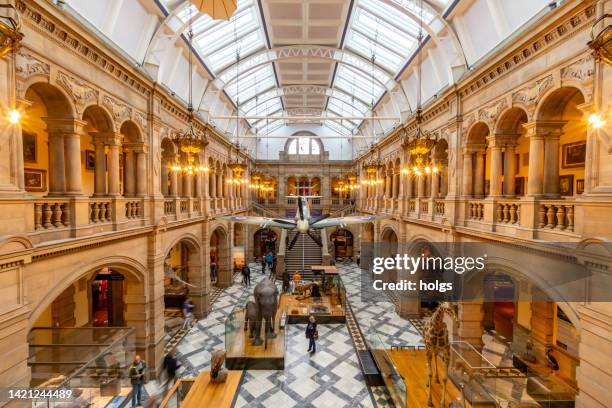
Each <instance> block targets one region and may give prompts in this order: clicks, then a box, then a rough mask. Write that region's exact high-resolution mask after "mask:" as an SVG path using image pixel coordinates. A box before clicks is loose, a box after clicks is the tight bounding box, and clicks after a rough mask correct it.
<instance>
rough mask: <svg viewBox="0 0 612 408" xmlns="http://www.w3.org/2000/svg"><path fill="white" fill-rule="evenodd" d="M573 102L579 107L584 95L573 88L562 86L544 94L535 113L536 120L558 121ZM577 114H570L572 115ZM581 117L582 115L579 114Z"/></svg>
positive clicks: (583, 100)
mask: <svg viewBox="0 0 612 408" xmlns="http://www.w3.org/2000/svg"><path fill="white" fill-rule="evenodd" d="M570 102H573V103H574V104H575V105H580V104H582V103H584V102H585V97H584V93H583V92H582V91H581V90H580V89H579V88H577V87H575V86H562V87H560V88H554V89H551V90H549V91H548V92H546V93H545V94H544V95H543V96H542V98H541V99H540V102H539V103H538V106H537V107H536V111H535V119H536V120H560V119H563V116H564V115H565V114H566V112H565V110H566V108H567V107H568V105H569V104H570ZM574 113H578V112H570V114H574ZM579 114H580V116H582V113H581V112H580V113H579Z"/></svg>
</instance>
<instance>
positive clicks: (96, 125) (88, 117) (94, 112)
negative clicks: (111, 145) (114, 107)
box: [81, 104, 115, 132]
mask: <svg viewBox="0 0 612 408" xmlns="http://www.w3.org/2000/svg"><path fill="white" fill-rule="evenodd" d="M81 118H82V119H83V120H84V121H86V122H87V124H88V125H89V127H91V128H93V129H95V131H96V132H114V131H115V123H114V121H113V117H112V115H111V113H110V112H109V111H108V110H107V109H106V108H105V107H104V106H101V105H97V104H91V105H87V106H86V107H85V109H83V114H82V115H81Z"/></svg>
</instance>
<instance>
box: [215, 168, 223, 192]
mask: <svg viewBox="0 0 612 408" xmlns="http://www.w3.org/2000/svg"><path fill="white" fill-rule="evenodd" d="M222 171H223V170H217V173H216V175H217V184H216V186H217V198H222V197H223V174H222Z"/></svg>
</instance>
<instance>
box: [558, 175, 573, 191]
mask: <svg viewBox="0 0 612 408" xmlns="http://www.w3.org/2000/svg"><path fill="white" fill-rule="evenodd" d="M559 194H561V195H562V196H571V195H574V175H573V174H566V175H564V176H559Z"/></svg>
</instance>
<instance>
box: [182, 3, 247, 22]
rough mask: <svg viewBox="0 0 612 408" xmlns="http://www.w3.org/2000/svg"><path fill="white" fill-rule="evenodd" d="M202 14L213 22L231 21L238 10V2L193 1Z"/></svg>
mask: <svg viewBox="0 0 612 408" xmlns="http://www.w3.org/2000/svg"><path fill="white" fill-rule="evenodd" d="M191 2H192V3H193V5H194V6H196V7H197V9H198V10H200V11H201V12H202V13H204V14H207V15H209V16H210V17H211V18H212V19H213V20H226V21H227V20H229V19H230V18H231V17H232V16H233V15H234V13H235V12H236V9H237V8H238V0H191Z"/></svg>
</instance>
